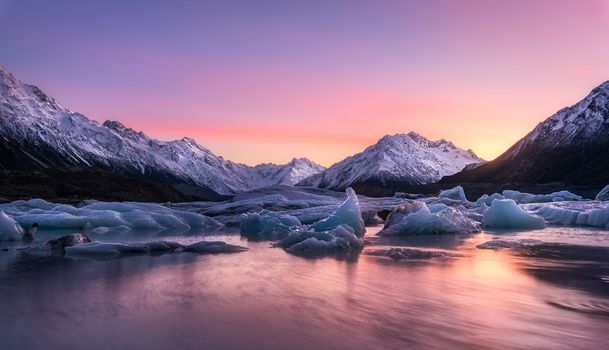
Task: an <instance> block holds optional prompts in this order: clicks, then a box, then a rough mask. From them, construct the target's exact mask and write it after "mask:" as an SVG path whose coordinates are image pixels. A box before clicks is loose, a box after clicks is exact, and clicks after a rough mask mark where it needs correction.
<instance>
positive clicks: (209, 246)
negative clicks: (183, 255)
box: [182, 241, 247, 254]
mask: <svg viewBox="0 0 609 350" xmlns="http://www.w3.org/2000/svg"><path fill="white" fill-rule="evenodd" d="M182 249H183V250H184V251H185V252H189V253H199V254H203V253H236V252H244V251H246V250H247V248H245V247H241V246H238V245H233V244H228V243H226V242H220V241H200V242H197V243H194V244H191V245H187V246H185V247H183V248H182Z"/></svg>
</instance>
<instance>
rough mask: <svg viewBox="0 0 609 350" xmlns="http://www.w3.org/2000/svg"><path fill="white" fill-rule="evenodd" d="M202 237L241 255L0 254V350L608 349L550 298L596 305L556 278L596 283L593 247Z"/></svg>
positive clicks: (595, 295)
mask: <svg viewBox="0 0 609 350" xmlns="http://www.w3.org/2000/svg"><path fill="white" fill-rule="evenodd" d="M202 238H203V237H202V236H193V237H188V238H184V239H193V240H199V239H202ZM205 238H208V239H211V240H218V239H220V240H225V241H228V242H230V243H237V244H241V245H246V246H248V248H250V250H249V251H247V252H243V253H240V254H232V255H213V256H198V255H193V254H188V253H184V254H167V255H162V256H130V257H126V258H122V259H113V260H107V261H90V260H86V259H70V258H65V257H62V256H55V255H51V256H33V255H31V254H28V253H24V252H4V253H3V254H1V255H0V296H1V297H2V304H1V305H0V306H1V307H2V312H1V313H0V322H1V323H2V325H3V332H1V333H0V341H1V342H2V344H3V346H2V347H3V348H7V349H13V348H15V349H16V348H19V349H21V348H28V349H42V348H45V349H48V348H62V349H82V348H94V349H95V348H99V349H107V348H113V347H115V348H129V347H133V348H142V347H145V348H148V349H167V348H184V349H201V348H213V349H236V348H248V349H249V348H256V349H288V348H289V349H310V348H320V349H354V348H366V349H404V348H440V349H446V348H457V347H458V348H462V347H466V348H489V349H504V348H553V349H554V348H574V347H575V348H603V347H606V346H609V340H608V339H607V336H606V333H607V332H606V330H607V324H608V323H607V322H608V318H607V317H604V316H602V315H599V314H590V313H582V312H573V311H572V310H569V309H568V308H567V307H562V308H561V307H557V306H556V305H553V304H552V303H551V302H561V303H562V305H566V306H569V305H587V304H590V301H591V300H594V303H592V304H591V305H596V306H597V307H598V306H599V305H601V306H600V307H601V309H602V304H599V303H600V302H606V301H607V294H606V293H605V294H604V295H603V293H604V290H605V289H603V287H601V288H600V289H596V291H595V288H596V287H595V288H590V287H589V286H588V285H587V284H586V283H584V284H586V286H584V284H580V283H579V282H578V278H577V277H576V276H572V275H571V274H570V272H569V273H564V271H565V270H568V269H572V271H573V274H577V275H578V276H593V275H596V274H597V273H600V274H605V275H606V271H607V270H603V269H602V266H603V264H605V263H606V262H607V261H606V260H604V261H600V262H599V261H592V262H591V261H586V262H583V261H578V260H577V259H576V257H578V256H597V255H599V256H602V255H603V254H604V253H602V252H589V251H581V252H576V251H574V250H568V249H567V250H566V252H565V253H564V254H563V255H560V256H556V255H555V254H557V253H556V250H552V254H554V255H551V256H548V255H547V254H546V253H543V252H539V251H538V252H534V253H531V252H525V251H523V252H520V253H519V252H516V251H498V252H497V251H489V250H480V249H476V248H475V245H476V244H479V243H482V242H484V241H486V240H488V239H491V238H492V235H490V234H481V235H474V236H462V237H459V236H433V237H432V236H427V237H423V236H419V237H410V238H401V239H393V240H385V239H384V238H383V239H376V238H374V237H367V238H369V239H370V240H371V241H372V243H373V244H376V245H377V246H378V247H380V246H383V245H400V246H411V247H422V248H433V249H442V250H450V251H454V252H455V253H458V254H455V256H452V257H450V258H438V259H435V258H434V259H428V260H425V261H423V262H420V261H419V262H415V261H407V262H403V261H400V262H397V263H396V262H393V261H392V260H391V259H388V258H380V257H373V256H366V255H362V256H360V257H359V259H358V260H357V261H347V260H337V259H333V258H326V259H314V260H311V259H303V258H301V257H297V256H293V255H289V254H286V253H285V252H284V251H283V250H281V249H277V248H269V244H268V243H267V242H247V241H243V240H241V238H240V237H238V236H236V235H224V236H222V235H220V236H211V237H207V236H206V237H205ZM369 248H371V247H369ZM369 248H366V249H369ZM561 254H562V253H561ZM599 266H600V267H599ZM555 268H556V269H558V270H557V271H562V273H564V274H561V273H559V272H556V274H557V276H556V278H555V277H547V271H553V270H554V269H555ZM582 269H583V270H582ZM596 269H600V270H596ZM542 270H543V271H544V272H543V273H540V272H539V271H542ZM576 271H577V272H576ZM540 274H541V275H543V277H540ZM553 274H554V272H552V273H550V275H552V276H553ZM558 275H560V277H558ZM561 278H562V279H564V280H563V281H561V280H560V279H561ZM581 280H586V277H582V278H581ZM574 281H575V282H574ZM32 330H35V331H34V332H32Z"/></svg>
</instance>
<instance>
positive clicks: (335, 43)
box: [0, 0, 609, 165]
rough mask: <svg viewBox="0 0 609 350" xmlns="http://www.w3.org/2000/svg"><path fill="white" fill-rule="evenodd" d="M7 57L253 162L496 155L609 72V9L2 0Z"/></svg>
mask: <svg viewBox="0 0 609 350" xmlns="http://www.w3.org/2000/svg"><path fill="white" fill-rule="evenodd" d="M0 64H3V65H5V66H6V67H7V68H8V69H9V70H10V71H12V72H13V73H14V74H15V75H16V76H17V77H18V78H19V79H21V80H22V81H25V82H28V83H34V84H36V85H39V86H40V87H41V88H42V89H43V90H45V91H47V92H48V93H50V94H51V95H53V96H54V97H56V98H57V99H58V100H59V101H60V102H61V103H63V104H64V105H66V106H68V107H69V108H71V109H73V110H75V111H79V112H82V113H83V114H85V115H87V116H89V117H90V118H93V119H96V120H99V121H103V120H106V119H117V120H120V121H122V122H123V123H125V124H126V125H128V126H131V127H133V128H135V129H138V130H144V131H145V132H146V133H147V134H149V135H150V136H153V137H156V138H159V139H173V138H179V137H182V136H189V137H193V138H195V139H196V140H197V141H198V142H200V143H201V144H203V145H205V146H207V147H209V148H211V149H212V150H213V151H214V152H216V153H217V154H219V155H222V156H225V157H226V158H229V159H231V160H235V161H241V162H245V163H249V164H255V163H259V162H264V161H274V162H285V161H288V160H289V159H290V158H292V157H293V156H307V157H309V158H311V159H313V160H315V161H318V162H320V163H322V164H324V165H329V164H331V163H333V162H335V161H338V160H340V159H342V158H344V157H345V156H347V155H350V154H353V153H355V152H358V151H361V150H362V149H363V148H364V147H366V146H367V145H369V144H371V143H374V142H375V141H376V140H377V139H378V138H380V137H381V136H383V135H384V134H393V133H405V132H408V131H410V130H414V131H417V132H419V133H421V134H423V135H424V136H427V137H429V138H432V139H436V138H446V139H450V140H452V141H454V142H455V143H456V144H457V145H458V146H461V147H464V148H472V149H473V150H474V151H476V152H477V153H478V154H479V155H481V156H482V157H485V158H487V159H491V158H493V157H495V156H497V155H499V154H500V153H501V152H502V151H503V150H505V149H506V148H507V147H509V146H510V145H511V144H512V143H513V142H515V141H516V140H518V139H519V138H520V137H522V136H524V134H525V133H526V132H528V131H529V130H530V129H531V128H532V127H534V125H535V124H536V123H538V122H539V121H541V120H543V119H545V118H547V117H549V116H550V115H551V114H552V113H554V112H555V111H556V110H558V109H560V108H562V107H564V106H565V105H569V104H573V103H575V102H577V101H578V100H579V99H580V98H582V97H583V96H584V95H585V94H586V93H587V92H588V91H589V90H591V89H592V88H593V87H595V86H596V85H598V84H600V83H601V82H603V81H605V80H607V79H609V1H603V0H598V1H594V0H589V1H567V0H562V1H561V0H539V1H533V0H531V1H490V0H488V1H482V0H478V1H473V0H470V1H456V0H451V1H439V0H432V1H353V0H350V1H217V2H215V3H212V2H203V1H163V2H161V1H110V0H107V1H95V2H94V1H82V0H81V1H66V0H54V1H43V0H40V1H30V0H19V1H17V0H15V1H11V0H8V1H7V0H0Z"/></svg>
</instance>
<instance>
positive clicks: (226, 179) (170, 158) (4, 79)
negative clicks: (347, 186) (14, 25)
mask: <svg viewBox="0 0 609 350" xmlns="http://www.w3.org/2000/svg"><path fill="white" fill-rule="evenodd" d="M0 115H1V118H0V169H6V170H22V171H23V170H26V171H34V170H43V169H48V168H56V167H93V168H100V169H107V170H110V171H112V172H113V173H117V174H121V175H125V176H130V177H140V178H145V179H148V180H153V181H158V182H162V183H171V184H181V185H192V186H196V187H201V188H205V189H209V190H213V191H215V192H217V193H219V194H232V193H235V192H240V191H246V190H249V189H253V188H258V187H265V186H270V185H276V184H281V185H293V184H295V183H297V182H299V181H301V180H302V179H304V178H306V177H308V176H310V175H313V174H315V173H318V172H320V171H322V170H324V167H322V166H320V165H318V164H316V163H314V162H312V161H310V160H308V159H306V158H298V159H293V160H292V161H290V162H289V163H287V164H282V165H277V164H260V165H257V166H254V167H251V166H247V165H244V164H239V163H235V162H232V161H229V160H225V159H223V158H222V157H219V156H216V155H215V154H213V152H211V151H210V150H209V149H207V148H205V147H203V146H201V145H199V144H197V143H196V142H195V141H194V140H193V139H190V138H183V139H180V140H175V141H167V142H165V141H159V140H155V139H152V138H150V137H148V136H147V135H146V134H144V133H143V132H141V131H135V130H133V129H131V128H128V127H126V126H124V125H123V124H121V123H120V122H118V121H106V122H104V123H103V124H99V123H98V122H96V121H94V120H91V119H89V118H87V117H86V116H84V115H82V114H80V113H75V112H72V111H71V110H69V109H68V108H66V107H64V106H62V105H61V104H59V103H58V102H57V101H55V100H54V99H53V98H52V97H50V96H48V95H47V94H45V93H44V92H43V91H42V90H40V89H39V88H38V87H36V86H33V85H27V84H23V83H21V82H20V81H18V80H17V79H15V77H14V76H13V75H12V74H10V73H9V72H8V71H7V70H6V69H4V68H3V67H0Z"/></svg>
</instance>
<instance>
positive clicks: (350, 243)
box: [276, 225, 364, 256]
mask: <svg viewBox="0 0 609 350" xmlns="http://www.w3.org/2000/svg"><path fill="white" fill-rule="evenodd" d="M276 246H279V247H282V248H284V249H285V250H286V251H287V252H289V253H293V254H298V255H306V256H321V255H328V254H338V253H349V252H352V251H359V250H361V249H362V248H363V247H364V240H363V239H362V238H360V237H358V236H356V235H355V232H354V230H353V228H351V226H348V225H340V226H338V227H336V228H334V229H332V230H329V231H304V230H298V231H292V232H290V233H289V234H288V236H287V237H286V238H284V239H283V240H281V241H279V242H278V243H277V244H276Z"/></svg>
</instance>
